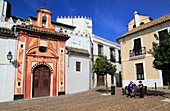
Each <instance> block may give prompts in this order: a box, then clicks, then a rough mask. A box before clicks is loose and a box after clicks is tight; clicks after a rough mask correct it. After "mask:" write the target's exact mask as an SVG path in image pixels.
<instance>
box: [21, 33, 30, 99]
mask: <svg viewBox="0 0 170 111" xmlns="http://www.w3.org/2000/svg"><path fill="white" fill-rule="evenodd" d="M27 44H28V36H26V43H25V57H24V73H23V74H24V99H25V92H26V91H25V90H26V89H25V82H26V65H27V64H26V63H27V55H26V50H27ZM31 79H32V78H31ZM31 93H32V92H31ZM31 98H32V97H31Z"/></svg>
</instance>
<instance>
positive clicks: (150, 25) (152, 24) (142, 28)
mask: <svg viewBox="0 0 170 111" xmlns="http://www.w3.org/2000/svg"><path fill="white" fill-rule="evenodd" d="M166 21H170V14H168V15H165V16H163V17H160V18H158V19H155V20H153V21H151V22H148V23H146V24H143V25H141V26H138V27H136V28H134V29H132V30H130V31H129V32H127V33H125V34H124V35H122V36H120V37H118V38H117V39H116V40H117V41H118V40H119V39H120V38H123V37H125V36H128V35H130V34H133V33H136V32H138V31H141V30H144V29H147V28H149V27H152V26H154V25H157V24H160V23H163V22H166Z"/></svg>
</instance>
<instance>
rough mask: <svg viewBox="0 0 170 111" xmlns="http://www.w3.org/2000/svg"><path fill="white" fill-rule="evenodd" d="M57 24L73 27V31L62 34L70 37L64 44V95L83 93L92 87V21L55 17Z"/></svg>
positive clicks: (84, 18) (83, 18)
mask: <svg viewBox="0 0 170 111" xmlns="http://www.w3.org/2000/svg"><path fill="white" fill-rule="evenodd" d="M57 22H60V23H64V24H68V25H73V26H76V28H75V29H74V30H73V31H71V32H70V31H68V30H67V31H66V30H65V29H63V32H64V33H66V34H68V35H69V36H70V39H69V40H68V41H67V42H66V46H67V47H66V49H67V55H66V65H67V66H66V81H67V83H66V84H67V85H66V93H75V92H80V91H85V90H88V89H90V88H92V87H93V84H92V83H93V82H92V62H91V54H90V53H91V47H90V46H91V41H90V36H91V33H92V29H91V28H90V27H92V20H90V19H89V18H86V17H81V18H80V17H78V18H76V17H75V18H70V17H67V18H66V17H61V18H59V17H57Z"/></svg>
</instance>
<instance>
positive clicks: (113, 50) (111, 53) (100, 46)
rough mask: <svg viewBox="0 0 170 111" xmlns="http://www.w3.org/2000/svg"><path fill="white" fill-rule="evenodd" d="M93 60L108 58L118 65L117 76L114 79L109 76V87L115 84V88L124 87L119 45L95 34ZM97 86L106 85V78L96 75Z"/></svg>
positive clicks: (93, 38)
mask: <svg viewBox="0 0 170 111" xmlns="http://www.w3.org/2000/svg"><path fill="white" fill-rule="evenodd" d="M92 42H93V58H94V59H93V60H94V61H95V60H96V58H98V57H100V56H107V59H108V60H109V61H110V62H111V63H112V64H113V65H116V69H117V70H116V74H115V76H114V77H112V76H111V75H108V76H107V80H108V86H111V85H112V84H114V85H115V86H122V83H121V64H120V46H119V44H117V43H114V42H111V41H109V40H107V39H104V38H101V37H99V36H96V35H94V34H93V37H92ZM94 76H95V77H94V78H95V86H103V85H105V77H104V76H99V75H94Z"/></svg>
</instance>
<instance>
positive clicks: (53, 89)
mask: <svg viewBox="0 0 170 111" xmlns="http://www.w3.org/2000/svg"><path fill="white" fill-rule="evenodd" d="M37 12H38V18H37V21H36V22H35V23H34V24H33V26H26V25H25V24H24V23H23V24H22V26H16V31H17V32H18V46H17V52H16V53H17V56H16V60H17V66H16V70H15V71H16V72H15V77H16V78H15V86H14V87H15V88H14V89H15V91H14V93H15V95H18V94H23V95H24V97H25V99H29V98H32V97H33V88H34V85H35V81H34V70H35V68H36V67H38V66H46V67H48V68H49V70H50V78H51V79H50V95H49V96H57V95H58V92H61V93H64V92H65V41H66V40H67V39H68V38H69V37H68V36H67V35H64V34H62V33H57V32H55V28H54V26H53V25H52V24H51V15H52V12H51V11H50V10H48V9H45V8H39V9H38V10H37ZM42 17H45V18H46V26H43V25H42ZM41 48H43V50H40V49H41ZM44 49H45V50H44Z"/></svg>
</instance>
